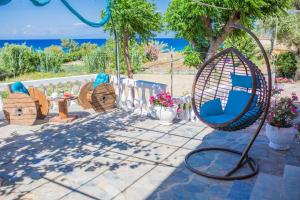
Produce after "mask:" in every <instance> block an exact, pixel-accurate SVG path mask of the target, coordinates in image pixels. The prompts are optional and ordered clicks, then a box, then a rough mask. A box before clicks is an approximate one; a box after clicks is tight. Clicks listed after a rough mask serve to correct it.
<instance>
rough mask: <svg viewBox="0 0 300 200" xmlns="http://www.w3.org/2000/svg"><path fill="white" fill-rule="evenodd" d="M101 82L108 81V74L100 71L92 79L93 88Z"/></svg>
mask: <svg viewBox="0 0 300 200" xmlns="http://www.w3.org/2000/svg"><path fill="white" fill-rule="evenodd" d="M103 83H109V75H108V74H105V73H100V74H98V75H97V77H96V79H95V81H94V84H93V88H94V89H95V88H96V87H97V86H98V85H101V84H103Z"/></svg>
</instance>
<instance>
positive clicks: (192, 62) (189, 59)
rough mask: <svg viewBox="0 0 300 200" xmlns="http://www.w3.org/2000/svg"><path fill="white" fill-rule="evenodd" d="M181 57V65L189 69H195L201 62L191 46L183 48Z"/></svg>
mask: <svg viewBox="0 0 300 200" xmlns="http://www.w3.org/2000/svg"><path fill="white" fill-rule="evenodd" d="M183 55H184V61H183V63H184V64H185V65H187V66H189V67H197V66H199V64H201V62H202V60H201V56H200V53H199V52H198V51H195V50H194V48H193V47H192V46H191V45H188V46H186V47H185V48H184V50H183Z"/></svg>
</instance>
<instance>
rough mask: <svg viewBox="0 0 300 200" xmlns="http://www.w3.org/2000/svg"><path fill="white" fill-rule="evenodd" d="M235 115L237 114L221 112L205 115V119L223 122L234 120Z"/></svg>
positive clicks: (217, 122)
mask: <svg viewBox="0 0 300 200" xmlns="http://www.w3.org/2000/svg"><path fill="white" fill-rule="evenodd" d="M235 117H236V116H234V115H227V114H221V115H215V116H208V117H204V118H203V119H204V120H205V121H206V122H208V123H211V124H223V123H227V122H229V121H231V120H233V119H234V118H235Z"/></svg>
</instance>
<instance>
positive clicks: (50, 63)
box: [37, 51, 63, 72]
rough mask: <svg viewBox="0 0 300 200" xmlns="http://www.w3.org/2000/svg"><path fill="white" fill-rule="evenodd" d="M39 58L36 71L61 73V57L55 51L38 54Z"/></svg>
mask: <svg viewBox="0 0 300 200" xmlns="http://www.w3.org/2000/svg"><path fill="white" fill-rule="evenodd" d="M37 54H38V57H39V69H38V71H44V72H49V71H52V72H59V71H61V65H62V63H63V57H62V55H61V54H60V53H58V54H57V53H56V52H55V51H48V52H43V51H41V52H38V53H37Z"/></svg>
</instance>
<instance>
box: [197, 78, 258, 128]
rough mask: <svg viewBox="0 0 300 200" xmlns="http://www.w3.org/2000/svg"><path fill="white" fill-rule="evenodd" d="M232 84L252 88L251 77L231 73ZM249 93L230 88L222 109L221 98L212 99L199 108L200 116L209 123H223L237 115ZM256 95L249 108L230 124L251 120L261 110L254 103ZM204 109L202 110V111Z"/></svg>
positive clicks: (249, 95)
mask: <svg viewBox="0 0 300 200" xmlns="http://www.w3.org/2000/svg"><path fill="white" fill-rule="evenodd" d="M231 79H232V86H233V87H242V88H252V77H251V76H242V75H236V74H233V73H231ZM250 98H251V94H250V93H248V92H245V91H240V90H231V91H230V92H229V94H228V100H227V103H226V106H225V109H224V111H223V110H222V107H221V100H220V99H219V98H218V99H214V100H211V101H208V102H206V103H204V104H203V105H202V106H201V108H200V109H199V110H200V112H199V114H200V116H201V118H202V119H204V120H205V121H206V122H208V123H210V124H224V123H227V122H230V121H231V120H233V119H235V118H236V117H238V116H239V115H240V114H241V113H242V112H243V111H244V109H245V108H246V106H247V104H248V102H249V100H250ZM257 100H258V96H257V95H255V96H254V99H253V101H252V103H251V107H250V108H249V110H248V111H247V112H246V113H245V114H244V115H243V116H242V117H241V118H240V119H239V120H238V121H236V122H234V123H233V124H231V125H230V126H235V125H237V124H241V123H243V122H247V121H249V120H251V118H252V117H253V116H255V115H256V114H257V113H259V112H261V109H260V108H259V107H258V106H257V105H256V104H257ZM202 109H204V111H202Z"/></svg>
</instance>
